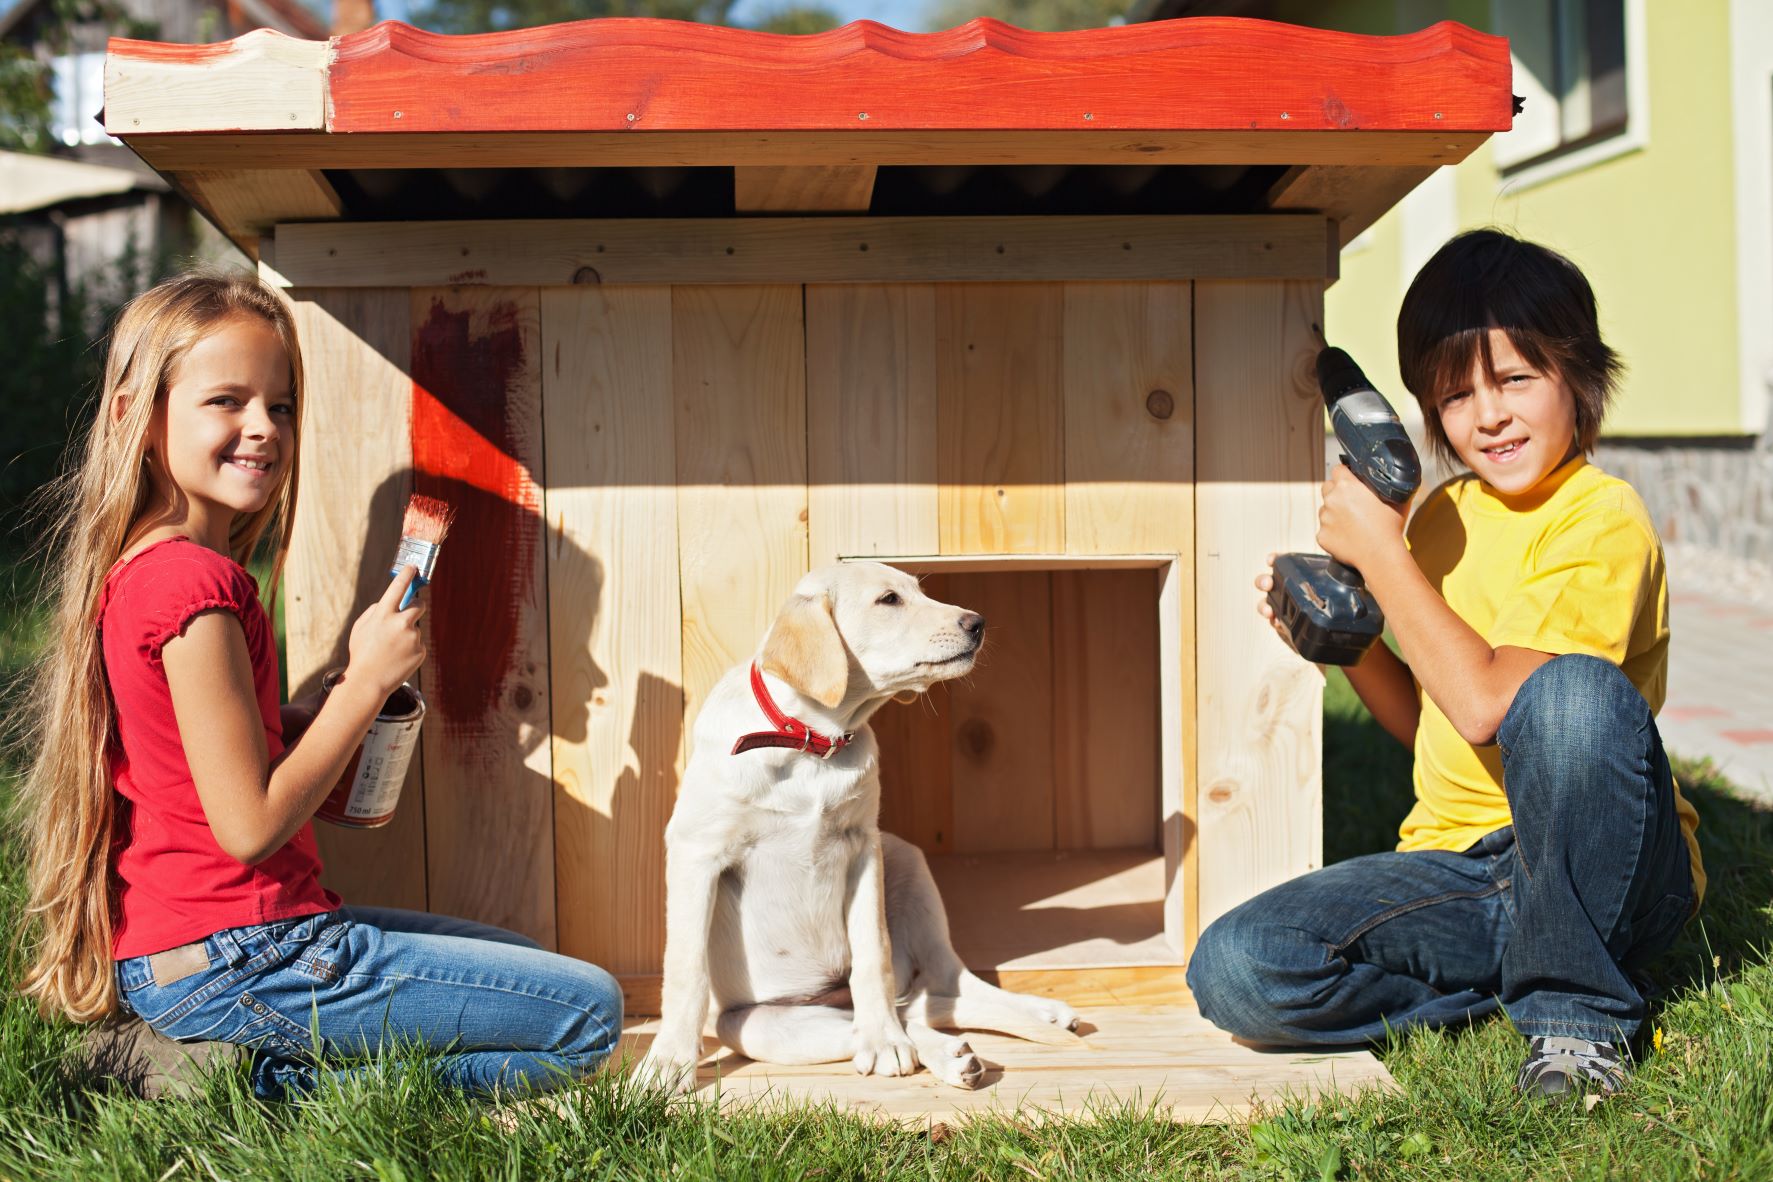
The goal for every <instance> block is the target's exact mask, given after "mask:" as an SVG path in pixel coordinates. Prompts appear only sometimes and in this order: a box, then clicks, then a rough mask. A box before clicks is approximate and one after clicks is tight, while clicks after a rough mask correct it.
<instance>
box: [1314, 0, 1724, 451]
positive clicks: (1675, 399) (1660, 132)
mask: <svg viewBox="0 0 1773 1182" xmlns="http://www.w3.org/2000/svg"><path fill="white" fill-rule="evenodd" d="M1414 7H1416V8H1421V7H1422V6H1420V5H1417V6H1414ZM1434 7H1440V6H1434ZM1645 8H1646V9H1647V20H1648V42H1649V54H1648V66H1649V90H1650V102H1649V108H1650V109H1649V116H1650V136H1649V143H1648V146H1647V147H1646V148H1644V149H1643V150H1641V151H1635V152H1631V153H1628V154H1626V155H1623V156H1617V157H1614V158H1613V159H1610V160H1606V161H1603V162H1601V163H1598V164H1595V165H1593V166H1591V167H1589V168H1585V169H1581V170H1579V171H1576V172H1572V173H1568V174H1566V175H1563V176H1560V177H1556V178H1554V179H1551V180H1548V181H1544V182H1541V183H1539V184H1536V185H1531V186H1527V187H1521V186H1518V185H1513V184H1510V183H1505V182H1503V181H1502V180H1501V178H1500V176H1499V174H1498V173H1497V171H1496V168H1495V166H1494V165H1493V164H1492V162H1491V153H1490V148H1489V146H1488V145H1485V147H1483V148H1481V149H1479V150H1478V151H1477V152H1476V153H1474V154H1473V155H1472V156H1471V158H1469V159H1467V160H1466V161H1465V162H1464V163H1463V164H1461V165H1459V166H1458V168H1457V169H1456V172H1455V176H1454V178H1453V179H1454V188H1455V189H1456V192H1457V198H1456V202H1457V221H1458V225H1459V227H1460V228H1466V227H1472V226H1484V225H1498V226H1502V227H1505V228H1508V229H1510V230H1513V231H1514V232H1516V233H1519V234H1521V235H1522V236H1523V237H1527V238H1531V239H1534V240H1536V241H1540V242H1543V243H1545V244H1546V245H1548V246H1551V247H1553V248H1554V249H1557V250H1559V251H1562V252H1563V253H1564V254H1567V255H1569V256H1570V257H1571V258H1572V259H1573V260H1575V262H1576V263H1577V265H1578V266H1580V267H1581V268H1582V269H1583V271H1584V272H1585V273H1586V274H1587V275H1588V277H1589V280H1590V282H1592V283H1593V284H1594V287H1595V294H1596V297H1597V299H1598V301H1599V303H1600V311H1601V328H1602V331H1603V333H1604V334H1605V336H1606V338H1607V341H1608V343H1610V344H1611V345H1612V346H1613V347H1614V348H1615V349H1617V350H1619V351H1620V353H1622V354H1623V355H1624V357H1625V360H1626V362H1627V364H1628V366H1629V372H1628V374H1627V376H1626V379H1625V382H1624V386H1623V388H1622V391H1621V398H1620V401H1619V402H1618V403H1617V404H1616V406H1615V409H1614V411H1613V413H1612V414H1611V416H1610V417H1609V419H1608V423H1607V429H1606V433H1607V434H1608V435H1611V436H1632V435H1638V436H1644V435H1727V434H1735V433H1739V432H1741V431H1742V429H1743V424H1742V421H1741V415H1742V410H1741V402H1740V397H1739V393H1738V390H1739V385H1738V375H1737V364H1738V363H1737V341H1736V333H1737V327H1736V324H1737V320H1736V294H1735V293H1736V274H1735V266H1736V248H1735V231H1734V225H1735V211H1734V204H1733V198H1732V167H1733V165H1732V145H1731V123H1730V52H1729V43H1728V32H1729V12H1728V6H1727V5H1724V4H1714V3H1705V4H1667V3H1661V2H1659V0H1646V3H1645ZM1397 11H1398V8H1397V7H1396V6H1394V5H1392V4H1388V3H1382V2H1375V0H1361V2H1359V3H1351V4H1346V5H1338V6H1336V8H1335V9H1334V11H1333V16H1331V15H1329V14H1326V12H1325V10H1324V8H1322V7H1316V8H1315V11H1313V12H1312V13H1311V14H1310V15H1309V16H1307V15H1306V14H1305V13H1293V12H1288V13H1287V14H1286V16H1287V17H1288V18H1289V19H1294V20H1301V21H1304V22H1306V23H1312V24H1319V25H1334V26H1335V27H1337V28H1344V29H1348V30H1350V31H1358V32H1373V31H1377V30H1378V28H1379V27H1380V22H1381V21H1382V19H1383V18H1384V17H1385V15H1386V14H1387V13H1388V12H1389V13H1390V14H1392V20H1393V24H1392V25H1391V26H1390V28H1391V29H1392V30H1393V31H1400V25H1399V23H1398V22H1397V18H1396V13H1397ZM1443 11H1450V12H1451V14H1452V15H1454V16H1456V17H1460V18H1462V19H1464V20H1465V21H1466V22H1467V23H1470V24H1474V25H1480V26H1481V23H1482V22H1486V21H1487V19H1488V16H1489V4H1488V3H1487V0H1475V2H1474V0H1460V2H1458V3H1454V4H1451V5H1447V6H1445V8H1444V9H1443ZM1411 27H1417V26H1411ZM1402 220H1403V218H1402V214H1401V213H1400V211H1398V210H1394V211H1392V212H1391V213H1389V214H1387V215H1386V216H1385V217H1384V218H1383V219H1381V221H1380V222H1379V223H1378V224H1377V225H1375V226H1374V227H1373V229H1372V230H1371V231H1370V232H1369V234H1368V235H1367V238H1366V241H1365V243H1364V247H1363V248H1361V249H1355V250H1345V251H1344V252H1343V256H1342V279H1341V281H1340V282H1338V283H1337V284H1336V285H1335V286H1334V287H1332V288H1331V289H1330V293H1329V296H1328V298H1327V300H1326V301H1325V317H1326V326H1325V327H1326V329H1327V331H1328V334H1329V337H1330V339H1331V340H1332V341H1333V342H1335V343H1337V344H1340V345H1342V346H1343V347H1344V348H1346V349H1348V350H1349V352H1350V353H1352V354H1353V355H1354V356H1355V357H1356V358H1357V359H1358V360H1360V361H1361V363H1362V365H1363V366H1364V367H1365V368H1366V369H1367V372H1368V374H1369V376H1371V377H1372V378H1373V379H1374V381H1375V382H1376V383H1377V384H1379V385H1380V387H1381V388H1382V389H1383V390H1385V391H1386V392H1387V393H1388V394H1393V393H1395V394H1396V395H1398V397H1397V398H1394V402H1407V401H1409V400H1408V399H1407V397H1405V396H1404V390H1403V387H1402V385H1401V384H1400V383H1399V382H1398V379H1397V368H1396V347H1397V345H1396V336H1395V326H1396V321H1397V306H1398V302H1399V300H1400V299H1401V298H1402V296H1403V291H1404V288H1405V286H1406V285H1407V283H1408V281H1409V276H1408V275H1406V274H1403V273H1402V272H1401V268H1402V267H1403V266H1404V265H1405V262H1404V260H1403V234H1402Z"/></svg>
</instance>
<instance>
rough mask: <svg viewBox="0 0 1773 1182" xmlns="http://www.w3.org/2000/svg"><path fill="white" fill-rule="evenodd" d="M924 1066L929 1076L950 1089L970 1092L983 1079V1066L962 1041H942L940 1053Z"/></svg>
mask: <svg viewBox="0 0 1773 1182" xmlns="http://www.w3.org/2000/svg"><path fill="white" fill-rule="evenodd" d="M924 1066H925V1067H928V1068H929V1069H930V1074H931V1075H933V1076H935V1077H936V1078H937V1079H939V1080H941V1081H942V1082H943V1083H945V1084H947V1085H948V1086H949V1087H951V1088H966V1089H967V1090H968V1091H971V1090H972V1089H973V1088H976V1087H978V1086H979V1083H980V1081H981V1080H983V1079H984V1078H985V1064H984V1063H982V1062H980V1061H979V1056H977V1055H975V1054H974V1053H973V1048H972V1047H970V1046H968V1045H967V1044H966V1042H965V1040H963V1039H958V1038H950V1039H947V1040H945V1041H944V1043H943V1046H942V1052H941V1053H940V1054H939V1055H937V1056H936V1057H935V1059H934V1061H933V1062H932V1061H929V1060H925V1062H924Z"/></svg>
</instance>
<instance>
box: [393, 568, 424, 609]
mask: <svg viewBox="0 0 1773 1182" xmlns="http://www.w3.org/2000/svg"><path fill="white" fill-rule="evenodd" d="M404 569H405V568H404V567H399V566H397V567H394V568H393V569H392V570H390V571H389V572H388V575H389V577H390V578H395V579H398V578H399V577H400V572H401V571H402V570H404ZM430 582H431V580H430V579H427V578H426V577H425V576H424V575H415V576H413V581H412V582H411V583H410V584H409V585H408V586H407V588H406V593H405V594H404V595H402V596H401V597H400V606H399V607H398V608H396V609H395V610H396V611H405V610H406V609H407V608H409V607H411V606H412V601H413V600H415V599H417V598H418V597H419V589H420V588H421V587H424V586H427V585H428V584H429V583H430Z"/></svg>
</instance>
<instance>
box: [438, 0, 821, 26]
mask: <svg viewBox="0 0 1773 1182" xmlns="http://www.w3.org/2000/svg"><path fill="white" fill-rule="evenodd" d="M735 7H737V0H426V3H425V5H424V7H422V8H418V9H415V10H414V12H413V14H412V21H413V23H414V24H416V25H418V26H419V27H420V28H424V29H429V30H431V31H432V32H434V33H493V32H503V31H504V30H507V29H528V28H533V27H535V26H537V25H551V24H558V23H560V22H562V21H577V20H589V19H592V18H594V17H605V16H651V17H663V18H666V19H668V20H679V21H696V22H699V23H701V24H705V25H732V24H738V23H741V22H738V21H736V20H734V18H733V9H734V8H735ZM742 23H744V24H745V25H746V26H747V27H750V28H754V29H763V30H764V31H766V32H771V33H820V32H823V31H824V30H826V29H830V28H835V27H836V26H837V23H838V22H837V14H836V13H834V12H832V11H831V10H830V9H829V8H826V7H824V6H823V5H821V4H818V3H816V2H815V3H796V2H794V0H790V2H789V3H787V4H782V5H777V6H775V7H772V8H768V9H765V10H764V11H763V12H762V14H761V15H759V16H757V17H755V18H754V19H751V20H749V21H745V22H742Z"/></svg>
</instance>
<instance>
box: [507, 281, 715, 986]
mask: <svg viewBox="0 0 1773 1182" xmlns="http://www.w3.org/2000/svg"><path fill="white" fill-rule="evenodd" d="M542 356H543V357H544V358H545V359H546V364H545V365H544V368H543V375H542V391H543V422H544V425H545V432H546V436H547V439H548V479H547V487H546V489H545V490H544V494H543V496H544V503H545V506H546V508H545V516H546V518H547V521H548V527H549V528H548V620H549V636H548V659H549V665H548V667H549V677H550V683H551V686H552V689H551V697H552V699H553V702H554V733H553V755H554V780H555V798H554V867H555V895H556V899H557V904H558V913H559V930H560V945H559V946H560V950H561V951H563V952H567V953H570V954H571V955H574V956H578V957H582V958H584V959H586V960H591V961H595V962H596V963H598V964H600V965H602V966H603V967H604V968H606V969H609V970H610V971H611V972H614V973H618V974H624V975H633V974H645V973H655V972H657V971H658V967H659V964H660V961H661V960H662V959H663V956H664V947H665V935H664V919H665V911H664V895H663V881H662V879H663V873H664V861H663V850H664V839H665V837H664V835H665V822H666V821H668V820H669V819H670V815H671V805H672V802H673V801H674V800H675V799H676V795H677V785H678V782H679V780H680V778H681V775H682V768H683V748H684V743H683V738H684V733H683V728H684V713H683V705H684V703H683V655H682V649H683V626H682V619H683V613H682V606H681V603H680V596H679V591H678V560H677V493H676V488H675V484H676V462H677V461H676V454H677V453H676V448H677V438H676V416H675V414H674V413H673V411H672V350H671V290H670V289H669V288H666V287H573V288H551V289H545V290H544V291H543V292H542Z"/></svg>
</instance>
